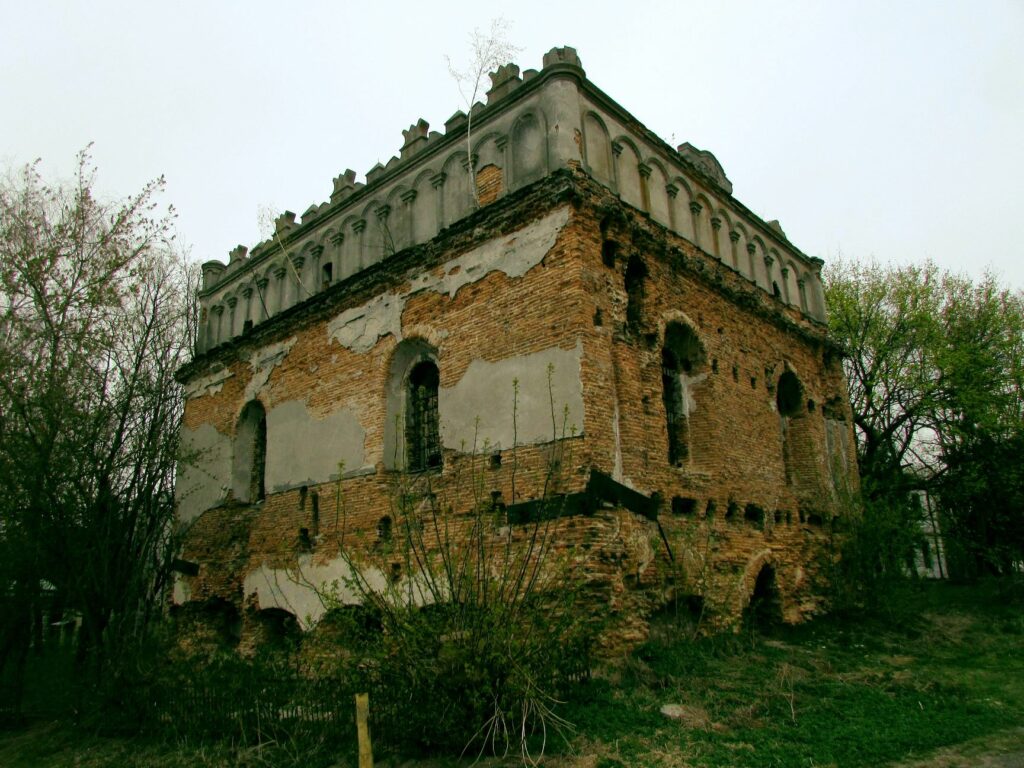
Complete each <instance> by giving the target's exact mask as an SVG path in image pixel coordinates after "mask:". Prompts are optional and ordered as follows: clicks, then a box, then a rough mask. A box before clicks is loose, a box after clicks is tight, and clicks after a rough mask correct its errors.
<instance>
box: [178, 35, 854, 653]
mask: <svg viewBox="0 0 1024 768" xmlns="http://www.w3.org/2000/svg"><path fill="white" fill-rule="evenodd" d="M491 78H492V81H493V84H492V87H491V90H490V91H489V92H488V94H487V103H486V105H483V104H477V105H475V106H474V108H473V110H472V131H471V139H472V141H471V147H469V146H468V145H467V116H466V115H465V114H463V113H462V112H457V113H456V114H455V115H454V116H453V117H452V118H451V119H450V120H448V121H447V123H446V124H445V131H444V133H439V132H435V131H430V130H429V129H428V125H427V124H426V123H425V122H424V121H422V120H420V121H419V122H418V123H417V124H415V125H413V126H411V127H410V128H409V130H408V131H405V132H404V135H405V141H404V144H403V146H402V148H401V153H400V156H399V157H395V158H392V159H391V160H390V161H389V162H388V163H387V164H386V165H379V164H378V165H377V166H375V167H374V168H373V169H371V170H370V171H369V172H368V173H367V174H366V183H365V184H362V183H357V182H356V181H355V174H354V173H352V172H351V171H346V172H345V173H343V174H341V175H340V176H338V177H337V178H336V179H335V180H334V191H333V193H332V194H331V198H330V200H329V201H327V202H325V203H323V204H321V205H312V206H310V207H309V209H308V210H306V211H305V213H303V214H302V216H301V218H299V219H297V218H296V216H295V214H293V213H290V212H289V213H285V214H284V215H283V216H281V217H280V218H279V219H278V220H277V222H276V233H275V235H274V236H273V237H271V238H270V239H269V240H267V241H266V242H263V243H260V244H259V245H257V246H256V247H254V248H253V249H252V251H251V252H247V250H246V248H244V247H241V246H239V247H238V248H236V249H235V250H233V251H232V252H231V254H230V260H229V262H228V263H227V264H226V265H225V264H223V263H221V262H217V261H212V262H207V263H206V264H204V265H203V287H202V290H201V293H200V300H201V306H202V328H201V334H200V339H199V343H198V348H197V350H196V356H195V359H194V360H193V361H192V362H191V363H190V364H188V365H187V366H186V367H185V368H184V369H182V370H181V371H180V373H179V379H180V381H181V382H182V383H183V384H184V386H185V390H186V398H187V399H186V403H185V413H184V425H183V429H182V442H183V446H184V450H183V455H182V462H181V465H180V468H179V477H178V486H177V501H178V508H179V515H180V519H181V520H182V521H183V522H184V523H187V524H188V526H189V528H188V533H187V539H186V543H185V548H184V553H183V555H182V560H183V565H182V568H181V570H182V573H180V574H179V576H178V581H177V584H176V587H175V593H174V600H175V602H176V603H177V604H179V605H181V606H184V607H185V608H187V607H188V606H192V607H196V606H205V605H210V604H211V603H217V604H219V605H220V606H221V607H227V608H228V610H229V612H234V613H235V615H236V616H237V625H236V627H235V629H234V630H233V631H235V632H236V633H240V636H241V639H242V640H243V641H247V640H246V639H247V638H249V641H251V639H252V638H253V637H256V636H258V632H259V628H260V627H261V626H262V624H261V622H263V621H264V620H265V619H266V617H268V616H271V617H277V618H276V619H275V620H279V619H280V618H281V617H282V616H286V617H293V618H294V620H295V621H297V623H298V624H299V625H301V626H302V627H304V628H307V629H309V628H312V627H314V626H315V625H316V623H317V620H318V619H319V617H320V616H321V615H322V614H323V612H324V605H323V602H322V600H320V598H319V596H318V594H317V585H322V584H330V583H342V584H343V583H344V577H345V574H346V568H347V566H346V565H345V560H344V559H343V558H342V557H340V552H339V547H340V546H345V545H344V544H343V543H341V542H342V539H341V538H340V536H339V535H338V531H339V526H344V528H345V530H346V531H347V532H348V534H347V535H348V536H349V538H348V541H349V542H352V546H354V547H357V548H358V547H372V546H373V543H374V542H375V541H377V540H379V539H381V538H386V537H387V536H389V535H390V533H391V531H390V527H391V523H392V521H391V520H390V518H389V516H388V515H389V513H388V510H389V509H390V498H391V496H392V495H393V493H394V488H395V484H394V478H395V477H396V476H399V475H401V476H404V477H413V478H421V479H424V478H425V479H426V485H427V486H429V493H430V494H434V495H437V494H441V495H445V497H446V498H448V499H450V500H451V501H450V505H449V506H450V511H449V514H451V515H453V516H455V517H457V516H458V515H460V514H462V513H464V512H465V511H466V508H467V506H468V505H471V504H474V503H479V502H478V500H474V498H470V497H469V496H467V495H466V494H465V493H463V492H462V491H460V490H459V489H458V488H456V487H455V483H456V477H457V476H458V475H459V474H460V472H461V473H465V472H466V471H468V470H467V467H469V469H470V470H472V471H473V472H474V473H476V474H475V475H474V477H476V478H478V481H479V484H481V485H482V486H483V490H484V493H485V495H486V497H487V498H488V499H489V500H490V502H491V503H492V504H494V505H495V507H496V508H497V509H504V510H507V511H508V515H509V517H508V519H509V525H511V526H515V525H517V524H518V523H517V522H516V521H517V520H519V519H520V517H518V516H517V515H519V516H523V515H525V516H528V514H527V513H528V512H529V508H530V503H531V502H532V501H533V500H536V499H538V498H540V497H541V496H542V495H544V494H545V493H549V494H550V493H557V494H558V496H559V498H562V499H563V500H565V504H564V506H563V509H564V510H565V512H564V514H563V516H562V517H561V518H560V519H559V520H558V521H557V526H556V529H555V530H556V535H557V536H558V537H559V539H558V540H559V546H560V547H561V548H562V552H563V553H566V554H567V556H569V557H571V558H574V559H575V560H577V561H578V562H580V563H582V564H583V565H584V567H586V568H587V569H588V573H589V574H590V576H589V578H591V579H592V581H593V583H594V584H595V585H597V588H596V590H595V594H596V595H599V600H600V601H601V605H600V606H599V607H598V609H599V610H601V611H602V612H605V613H606V614H607V615H609V616H611V617H613V618H614V619H615V624H616V627H617V629H616V632H618V636H619V637H621V638H623V639H624V640H625V641H626V642H629V641H632V640H636V639H639V638H642V637H643V636H644V632H645V629H646V623H645V621H646V618H647V616H648V615H650V613H651V612H652V611H655V610H657V609H658V607H659V606H661V605H663V604H664V603H665V601H666V600H668V599H670V598H672V597H680V596H689V597H690V599H691V600H698V601H703V604H704V606H705V608H706V611H707V615H708V616H709V617H710V618H711V619H712V620H713V621H714V622H717V623H719V624H723V625H727V624H729V623H730V622H733V621H735V619H736V618H737V617H739V616H740V615H741V613H742V611H743V610H744V607H745V606H746V605H747V604H748V602H749V601H750V600H751V597H752V596H753V595H755V594H756V593H764V594H766V595H767V594H771V595H773V596H774V597H775V599H776V600H777V605H778V608H779V611H780V613H781V616H782V618H784V619H785V620H787V621H799V620H800V619H801V618H803V617H806V616H808V615H809V614H811V613H814V612H815V611H817V610H819V609H820V608H821V607H822V605H823V603H822V600H823V597H822V595H823V586H824V579H825V576H826V573H825V563H826V560H827V556H828V545H829V539H830V536H831V532H832V526H833V522H834V519H835V517H836V516H837V515H839V514H841V512H842V508H843V499H844V498H845V495H846V494H847V493H848V492H850V491H852V490H853V489H855V486H856V483H857V474H856V465H855V454H854V446H853V439H852V431H851V423H850V414H849V407H848V404H847V398H846V394H845V392H846V389H845V382H844V379H843V375H842V370H841V366H840V360H839V357H838V352H837V350H836V348H835V347H834V346H833V345H832V343H831V342H830V341H829V339H828V337H827V334H826V327H825V306H824V295H823V291H822V285H821V275H820V270H821V266H822V262H821V261H820V260H819V259H816V258H811V257H808V256H806V255H804V254H803V253H801V252H800V251H799V250H798V249H797V248H796V247H795V246H794V245H793V244H792V243H790V242H789V240H788V238H787V237H786V235H785V233H784V232H783V230H782V228H781V227H780V226H779V224H778V222H776V221H771V222H765V221H762V220H761V219H760V218H758V217H757V216H756V215H754V214H753V213H752V212H751V211H749V210H748V209H747V208H746V207H744V205H743V204H742V203H740V202H739V201H738V200H737V199H736V198H735V197H733V194H732V184H731V183H730V181H729V180H728V178H727V177H726V175H725V173H724V171H723V169H722V166H721V165H720V164H719V163H718V161H717V160H716V159H715V157H714V156H713V155H712V154H711V153H709V152H707V151H703V150H699V149H697V148H695V147H693V146H691V145H690V144H683V145H681V146H679V147H677V148H673V147H670V146H668V145H667V144H666V143H665V142H664V141H662V140H661V139H659V138H658V137H657V136H655V135H654V134H652V133H651V132H650V131H648V130H647V129H646V128H644V126H643V125H642V124H641V123H640V122H639V121H637V120H636V119H635V118H634V117H633V116H632V115H630V114H629V113H628V112H627V111H626V110H625V109H623V108H622V107H621V106H619V105H618V104H617V103H616V102H614V101H613V100H612V99H611V98H609V97H608V96H607V95H605V94H604V93H603V92H602V91H601V90H599V89H598V88H597V87H596V86H595V85H594V84H592V83H591V82H590V81H589V80H587V79H586V76H585V73H584V70H583V69H582V67H581V64H580V60H579V58H578V57H577V55H576V52H575V51H574V50H573V49H571V48H556V49H554V50H552V51H551V52H550V53H548V54H547V55H546V56H545V57H544V66H543V68H542V69H541V70H540V71H536V70H527V71H525V72H523V73H522V74H520V71H519V68H518V67H516V66H515V65H512V64H510V65H508V66H506V67H502V68H501V69H500V70H499V71H498V72H496V73H494V74H492V75H491ZM468 149H471V152H472V157H471V158H470V155H469V151H468ZM474 188H475V194H474ZM555 464H557V469H558V481H557V484H556V485H555V486H551V485H550V482H549V487H548V490H547V491H545V489H544V486H545V481H546V480H547V481H550V473H551V468H552V466H553V465H555ZM421 487H422V484H421ZM460 494H461V495H460ZM513 513H516V514H513ZM392 567H393V572H391V573H389V574H388V575H387V577H388V578H403V577H404V575H405V574H403V573H402V572H401V569H402V563H400V562H397V561H396V563H394V564H393V566H392ZM339 579H340V581H339ZM342 597H344V589H342ZM236 639H237V634H236Z"/></svg>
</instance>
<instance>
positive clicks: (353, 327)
mask: <svg viewBox="0 0 1024 768" xmlns="http://www.w3.org/2000/svg"><path fill="white" fill-rule="evenodd" d="M407 295H408V294H403V295H401V296H399V295H398V294H394V293H385V294H383V295H381V296H377V297H376V298H375V299H373V300H372V301H370V302H368V303H366V304H363V305H362V306H361V307H353V308H352V309H346V310H345V311H344V312H342V313H341V314H340V315H338V316H337V317H335V318H334V319H333V320H331V321H330V322H329V323H328V324H327V339H328V341H330V340H331V339H333V340H334V341H336V342H338V343H339V344H341V346H343V347H348V348H349V349H351V350H352V351H353V352H369V351H370V350H371V349H373V345H374V344H376V343H377V339H379V338H380V337H381V336H387V335H388V334H389V333H391V334H394V336H395V338H396V339H399V340H400V339H401V338H402V310H403V309H405V299H406V297H407Z"/></svg>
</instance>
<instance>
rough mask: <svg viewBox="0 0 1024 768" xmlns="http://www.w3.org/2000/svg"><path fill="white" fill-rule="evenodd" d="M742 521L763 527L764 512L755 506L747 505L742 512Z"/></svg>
mask: <svg viewBox="0 0 1024 768" xmlns="http://www.w3.org/2000/svg"><path fill="white" fill-rule="evenodd" d="M743 519H744V520H747V521H749V522H751V523H755V524H757V525H764V510H763V509H761V508H760V507H759V506H757V504H747V506H746V507H745V508H744V510H743Z"/></svg>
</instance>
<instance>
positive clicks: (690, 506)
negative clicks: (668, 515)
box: [672, 496, 697, 515]
mask: <svg viewBox="0 0 1024 768" xmlns="http://www.w3.org/2000/svg"><path fill="white" fill-rule="evenodd" d="M696 511H697V500H696V499H690V498H687V497H685V496H673V497H672V514H673V515H692V514H693V513H694V512H696Z"/></svg>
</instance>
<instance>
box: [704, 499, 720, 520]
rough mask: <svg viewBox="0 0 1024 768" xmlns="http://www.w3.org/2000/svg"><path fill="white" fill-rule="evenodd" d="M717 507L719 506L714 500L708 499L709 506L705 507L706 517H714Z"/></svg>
mask: <svg viewBox="0 0 1024 768" xmlns="http://www.w3.org/2000/svg"><path fill="white" fill-rule="evenodd" d="M717 507H718V505H717V504H715V500H714V499H708V505H707V506H706V507H704V517H709V518H710V517H714V516H715V509H717Z"/></svg>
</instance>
